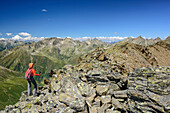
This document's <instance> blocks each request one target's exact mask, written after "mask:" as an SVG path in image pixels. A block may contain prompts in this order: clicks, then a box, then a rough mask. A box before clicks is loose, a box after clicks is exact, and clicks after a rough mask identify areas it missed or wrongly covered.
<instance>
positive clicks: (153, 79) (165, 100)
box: [128, 67, 170, 113]
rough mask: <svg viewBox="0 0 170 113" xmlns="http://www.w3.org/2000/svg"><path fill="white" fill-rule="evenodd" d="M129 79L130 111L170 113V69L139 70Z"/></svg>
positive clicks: (135, 112) (131, 74)
mask: <svg viewBox="0 0 170 113" xmlns="http://www.w3.org/2000/svg"><path fill="white" fill-rule="evenodd" d="M128 78H129V84H128V85H129V88H128V105H129V111H132V112H134V113H137V112H142V113H144V112H152V113H156V112H157V113H165V112H167V113H168V112H170V67H157V68H138V69H135V70H134V72H133V73H129V74H128Z"/></svg>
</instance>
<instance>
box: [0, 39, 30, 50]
mask: <svg viewBox="0 0 170 113" xmlns="http://www.w3.org/2000/svg"><path fill="white" fill-rule="evenodd" d="M27 43H31V42H23V41H17V40H11V39H6V40H0V51H3V50H5V49H11V48H14V47H16V46H19V45H25V44H27Z"/></svg>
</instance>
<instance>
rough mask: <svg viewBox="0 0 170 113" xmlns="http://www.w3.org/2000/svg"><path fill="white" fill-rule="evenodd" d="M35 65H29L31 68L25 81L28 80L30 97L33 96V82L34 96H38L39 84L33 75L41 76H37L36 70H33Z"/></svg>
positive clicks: (26, 74)
mask: <svg viewBox="0 0 170 113" xmlns="http://www.w3.org/2000/svg"><path fill="white" fill-rule="evenodd" d="M33 66H34V64H33V63H29V68H28V70H27V71H26V73H25V79H26V80H27V84H28V96H30V95H31V82H32V83H33V84H34V95H36V94H37V83H36V81H35V80H34V77H33V74H34V76H40V75H41V72H40V74H36V73H35V69H33Z"/></svg>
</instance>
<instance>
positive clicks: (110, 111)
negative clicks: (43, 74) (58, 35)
mask: <svg viewBox="0 0 170 113" xmlns="http://www.w3.org/2000/svg"><path fill="white" fill-rule="evenodd" d="M79 62H80V63H79V64H78V65H76V66H71V65H67V66H65V67H63V68H62V69H60V70H58V71H56V72H55V71H53V72H51V78H50V79H46V80H45V81H44V83H45V84H46V85H45V86H43V87H39V94H38V95H36V96H29V97H28V96H26V93H27V92H26V91H25V92H23V93H22V96H21V98H20V101H19V102H18V103H16V104H15V105H10V106H6V108H5V110H4V111H1V112H11V113H15V112H16V113H18V112H22V113H27V112H30V113H34V112H40V113H46V112H51V113H54V112H55V113H77V112H80V113H126V112H129V113H138V112H139V113H140V112H150V113H156V112H157V113H161V112H163V113H168V112H170V98H169V97H170V67H157V68H138V69H135V70H134V72H133V73H127V71H126V69H125V66H124V65H122V64H119V63H117V62H115V61H113V60H111V59H109V57H107V55H106V54H105V53H104V52H103V50H102V49H98V50H96V51H95V52H92V54H91V55H87V56H84V57H82V59H80V61H79Z"/></svg>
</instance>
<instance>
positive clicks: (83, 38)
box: [73, 36, 127, 42]
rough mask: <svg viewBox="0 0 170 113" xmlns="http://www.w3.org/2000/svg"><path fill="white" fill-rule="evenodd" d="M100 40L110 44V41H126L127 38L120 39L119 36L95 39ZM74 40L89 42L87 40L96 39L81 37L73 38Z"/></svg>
mask: <svg viewBox="0 0 170 113" xmlns="http://www.w3.org/2000/svg"><path fill="white" fill-rule="evenodd" d="M95 38H97V39H99V40H102V41H106V42H108V41H109V42H110V41H117V40H123V39H126V38H127V37H119V36H117V37H116V36H115V37H95ZM73 39H74V40H87V39H94V38H91V37H80V38H73Z"/></svg>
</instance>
